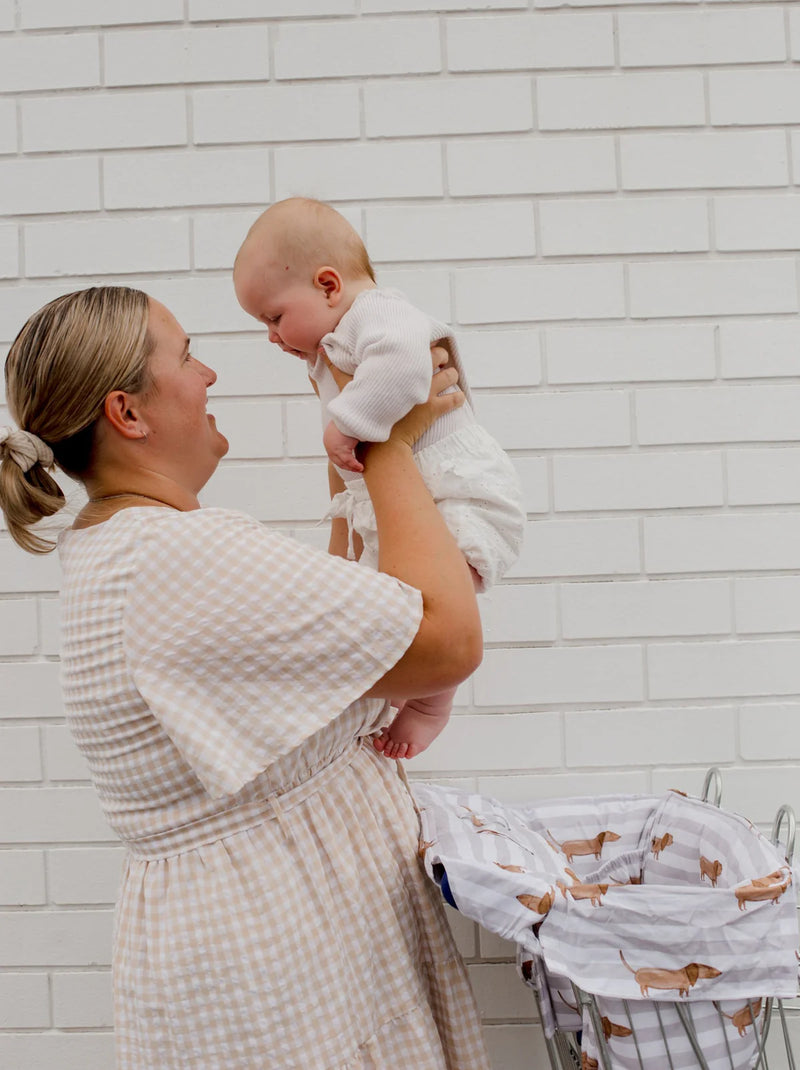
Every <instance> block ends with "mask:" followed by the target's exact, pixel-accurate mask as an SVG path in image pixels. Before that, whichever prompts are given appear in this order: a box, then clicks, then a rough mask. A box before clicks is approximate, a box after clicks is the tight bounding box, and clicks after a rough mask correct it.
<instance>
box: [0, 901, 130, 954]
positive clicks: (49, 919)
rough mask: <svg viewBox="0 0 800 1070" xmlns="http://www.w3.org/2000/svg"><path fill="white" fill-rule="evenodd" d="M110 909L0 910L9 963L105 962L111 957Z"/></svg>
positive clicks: (1, 933) (1, 939)
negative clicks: (30, 911) (31, 911)
mask: <svg viewBox="0 0 800 1070" xmlns="http://www.w3.org/2000/svg"><path fill="white" fill-rule="evenodd" d="M112 923H113V912H112V911H110V910H83V911H77V910H75V911H48V912H47V913H43V912H36V913H31V914H25V913H22V912H20V911H0V944H2V947H3V959H4V962H5V963H6V964H7V965H9V966H80V965H82V964H83V963H84V962H87V961H90V962H92V963H96V964H98V965H99V964H104V965H105V964H106V963H108V962H109V961H110V957H111V927H112Z"/></svg>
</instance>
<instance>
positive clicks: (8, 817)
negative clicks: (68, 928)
mask: <svg viewBox="0 0 800 1070" xmlns="http://www.w3.org/2000/svg"><path fill="white" fill-rule="evenodd" d="M0 827H1V828H3V829H5V830H6V831H5V832H4V839H5V841H6V842H7V843H11V844H17V843H62V842H70V841H73V842H76V843H80V842H84V841H86V840H100V841H103V840H113V839H114V838H115V837H114V834H113V833H112V832H111V830H110V829H109V827H108V825H107V824H106V822H105V819H104V818H103V816H102V813H101V812H100V806H99V804H98V802H97V796H96V795H95V793H94V791H93V789H92V788H48V787H44V788H0ZM1 944H2V940H0V945H1ZM76 961H78V962H80V961H81V960H80V959H78V960H76ZM10 965H14V963H13V962H11V963H10Z"/></svg>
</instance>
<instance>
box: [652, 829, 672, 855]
mask: <svg viewBox="0 0 800 1070" xmlns="http://www.w3.org/2000/svg"><path fill="white" fill-rule="evenodd" d="M674 842H675V841H674V840H673V838H672V833H671V832H665V833H664V835H663V836H654V837H653V839H652V840H651V841H650V850H651V851H652V852H653V854H654V855H655V857H656V858H658V856H659V855H660V854H661V852H662V851H663V850H664V849H665V848H666V847H670V846H671V845H672V844H673V843H674Z"/></svg>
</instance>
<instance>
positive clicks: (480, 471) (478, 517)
mask: <svg viewBox="0 0 800 1070" xmlns="http://www.w3.org/2000/svg"><path fill="white" fill-rule="evenodd" d="M233 281H234V287H235V289H236V296H237V298H238V299H239V303H240V304H241V306H242V308H243V309H244V310H245V312H248V313H249V314H250V315H251V316H254V317H255V318H256V319H257V320H259V321H261V322H262V323H265V324H266V325H267V327H268V328H269V339H270V341H271V342H274V343H276V344H277V345H279V346H280V347H281V349H282V350H283V351H284V352H285V353H291V354H292V355H293V356H295V357H300V358H301V359H302V360H305V361H306V364H307V366H308V372H309V376H310V378H311V380H312V383H313V384H314V385H315V387H316V390H317V393H318V394H319V398H320V402H321V403H322V410H323V424H324V432H323V444H324V446H325V450H326V452H327V454H328V457H329V458H330V460H331V462H332V463H333V465H334V466H335V467H336V470H337V471H338V473H339V475H340V477H341V478H342V480H343V482H344V487H345V489H344V490H343V491H342V492H340V493H339V494H337V495H336V496H335V497H334V499H333V501H332V504H331V509H330V511H329V513H328V516H329V517H343V518H345V519H346V520H347V524H348V531H349V533H350V538H349V544H348V553H349V555H350V556H352V535H353V532H355V533H356V534H357V535H358V536H360V537H361V540H362V543H363V550H362V552H361V557H360V560H361V563H362V564H366V565H369V566H371V567H373V568H375V567H377V564H378V533H377V526H376V523H375V515H374V512H373V510H372V505H371V502H370V498H369V494H368V493H367V489H366V484H365V482H364V480H363V478H362V477H361V476H360V474H359V473H360V472H362V471H363V466H362V464H361V463H360V461H359V460H358V459H357V457H356V455H355V447H356V446H357V445H358V443H359V442H384V441H385V440H386V439H387V438H388V437H389V432H390V430H391V428H392V426H393V424H395V423H396V422H397V421H398V420H399V419H400V418H401V417H402V416H404V415H405V413H407V412H408V411H409V409H411V408H413V406H414V405H417V404H419V403H420V402H422V401H425V400H426V399H427V397H428V394H429V391H430V383H431V376H432V374H433V369H432V361H431V352H430V347H431V345H432V343H434V342H436V343H437V344H438V345H441V346H443V347H444V348H445V349H446V351H447V352H448V353H449V355H450V362H451V363H452V364H453V365H454V366H455V367H456V369H457V370H458V374H459V386H460V388H461V390H462V391H463V392H464V394H465V395H466V399H467V400H466V403H465V404H464V405H462V406H461V407H460V408H459V409H456V410H454V411H453V412H451V413H448V414H447V415H445V416H442V417H440V418H439V419H438V420H437V421H436V423H435V424H434V425H433V426H432V427H431V428H429V429H428V431H426V432H425V434H424V435H423V436H422V438H420V440H419V441H418V442H417V443H416V445H415V447H414V451H415V460H416V463H417V466H418V467H419V469H420V471H421V472H422V476H423V478H424V480H425V483H426V485H427V487H428V489H429V490H430V492H431V495H432V496H433V498H434V501H435V502H436V504H437V506H438V508H439V511H440V512H441V513H442V515H443V517H444V519H445V521H446V523H447V525H448V527H449V528H450V530H451V532H452V533H453V535H454V536H455V539H456V541H457V543H458V545H459V547H460V548H461V550H462V552H463V554H464V556H465V558H466V560H467V563H468V564H469V566H470V569H471V570H472V576H473V580H474V582H475V586H476V589H477V590H479V591H480V590H486V589H487V588H488V587H489V586H491V585H492V584H493V583H494V582H495V581H496V580H498V579H499V578H500V577H501V576H502V575H503V574H504V573H505V572H506V571H507V569H508V568H509V567H510V566H511V565H512V564H513V562H514V560H515V559H516V557H517V556H518V554H519V549H520V545H521V542H522V533H523V528H524V523H525V515H524V513H523V511H522V506H521V493H520V487H519V481H518V479H517V476H516V473H515V471H514V468H513V465H512V464H511V462H510V460H509V459H508V457H507V456H506V454H505V453H503V451H502V450H501V448H500V446H499V445H498V444H497V442H496V441H495V440H494V439H493V438H492V437H491V435H489V434H488V432H487V431H486V430H485V429H484V428H482V427H481V426H480V425H479V424H478V423H477V422H476V420H475V416H474V414H473V411H472V406H471V404H470V393H469V387H468V385H467V382H466V377H465V375H464V369H463V367H462V366H461V361H460V359H459V356H458V350H457V347H456V343H455V339H454V337H453V335H452V333H451V332H450V330H449V328H448V327H447V326H446V325H445V324H443V323H437V322H436V321H435V320H433V319H431V317H430V316H428V315H427V314H425V313H424V312H421V311H420V310H419V309H417V308H415V307H414V306H413V305H411V304H410V303H409V302H408V301H407V300H406V299H405V298H404V297H403V295H402V294H400V293H398V292H396V291H392V290H384V289H380V288H379V287H378V286H377V285H376V282H375V274H374V272H373V269H372V265H371V263H370V260H369V256H368V255H367V251H366V249H365V248H364V244H363V242H362V241H361V239H360V237H359V236H358V234H357V233H356V231H355V230H354V229H353V227H352V226H351V225H350V224H349V223H348V222H347V220H346V219H345V218H344V217H343V216H342V215H340V214H339V213H338V212H337V211H336V210H335V209H333V208H331V207H330V206H329V205H326V204H323V203H321V202H319V201H313V200H308V199H306V198H300V197H293V198H290V199H288V200H285V201H279V202H278V203H276V204H274V205H272V207H271V208H268V209H267V211H266V212H264V213H263V214H262V215H261V216H259V218H258V219H257V220H256V222H255V223H254V224H253V226H252V227H251V228H250V231H249V232H248V234H247V237H246V238H245V241H244V243H243V244H242V247H241V249H240V250H239V253H238V255H237V257H236V264H235V266H234V273H233ZM326 356H327V358H328V360H330V362H331V364H333V365H334V366H335V367H336V368H339V369H341V371H343V372H346V373H347V374H348V375H351V376H352V380H351V381H350V382H349V383H348V385H347V386H345V387H344V388H343V389H342V390H341V392H340V391H339V389H338V387H337V385H336V383H335V381H334V378H333V375H332V374H331V371H330V369H329V367H328V363H327V360H326V359H325V358H326ZM454 693H455V689H453V690H451V691H448V692H444V693H442V694H439V695H431V696H427V697H425V698H420V699H411V700H408V701H407V702H405V703H403V704H402V705H400V706H399V709H398V712H397V715H396V717H395V719H394V721H393V722H392V723H391V725H389V727H388V729H386V730H385V731H384V732H383V733H382V734H381V735H380V736H379V737H378V738H377V739H376V740H375V747H376V748H377V749H378V750H379V751H382V752H383V754H384V755H385V756H386V757H388V758H413V757H414V756H415V755H416V754H419V753H420V751H423V750H424V749H425V748H426V747H427V746H428V745H429V744H430V743H431V742H432V741H433V740H434V739H435V738H436V736H438V735H439V733H440V732H441V731H442V729H443V728H444V726H445V724H446V723H447V719H448V717H449V715H450V710H451V708H452V704H453V695H454Z"/></svg>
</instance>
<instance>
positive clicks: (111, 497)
mask: <svg viewBox="0 0 800 1070" xmlns="http://www.w3.org/2000/svg"><path fill="white" fill-rule="evenodd" d="M84 485H85V488H86V493H87V495H88V497H89V500H88V502H87V503H86V505H85V506H84V507H83V509H82V510H81V511H80V513H79V514H78V516H77V518H76V520H75V525H74V526H75V527H91V526H93V525H95V524H102V523H103V521H105V520H108V519H109V518H110V517H112V516H113V515H114V514H115V513H118V512H120V511H121V510H122V509H131V508H134V507H136V508H142V507H148V508H157V507H161V508H163V507H164V506H167V507H168V508H170V509H177V510H178V511H179V512H189V511H191V510H193V509H199V508H200V503H199V501H198V500H197V495H196V494H194V493H193V492H192V491H190V490H187V489H186V488H185V487H183V486H181V485H180V484H178V483H175V482H174V481H173V480H171V479H169V478H167V477H165V476H161V475H157V474H156V473H152V472H148V473H141V472H135V473H129V474H125V473H119V472H117V473H108V474H107V475H98V476H95V477H92V478H90V479H87V480H86V481H85V484H84Z"/></svg>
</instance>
